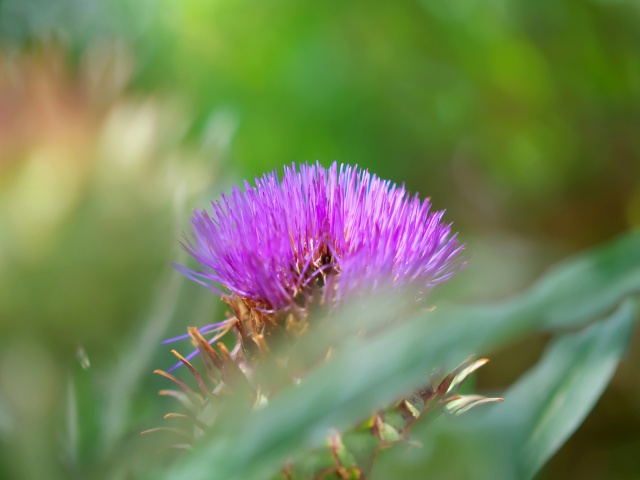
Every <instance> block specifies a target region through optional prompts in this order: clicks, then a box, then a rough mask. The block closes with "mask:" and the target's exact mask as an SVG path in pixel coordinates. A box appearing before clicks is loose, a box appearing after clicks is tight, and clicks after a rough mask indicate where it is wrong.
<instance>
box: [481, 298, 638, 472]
mask: <svg viewBox="0 0 640 480" xmlns="http://www.w3.org/2000/svg"><path fill="white" fill-rule="evenodd" d="M635 317H636V311H635V309H634V307H633V304H632V302H631V301H627V302H625V303H624V304H623V305H622V306H621V307H620V308H619V309H618V310H617V311H616V312H615V313H614V314H613V315H612V316H611V317H610V318H609V319H607V320H605V321H602V322H598V323H596V324H594V325H592V326H590V327H589V328H587V329H585V330H584V331H582V332H579V333H576V334H571V335H563V336H561V337H559V338H558V339H556V340H555V341H554V342H553V343H552V344H551V345H550V346H549V348H548V350H547V352H546V353H545V355H544V357H543V358H542V359H541V360H540V362H539V363H538V364H537V365H536V366H535V368H534V369H532V370H531V371H530V372H529V373H527V374H526V375H525V376H524V377H523V378H522V379H521V380H520V381H519V382H518V383H517V384H516V385H515V386H514V387H513V388H511V389H510V390H509V391H508V392H507V393H506V394H505V399H506V402H507V403H506V409H505V411H501V410H500V409H494V410H493V411H492V416H493V418H495V417H497V416H502V415H507V416H509V415H512V416H513V417H514V418H515V417H516V416H518V417H519V418H520V422H521V423H520V430H521V431H520V432H517V433H518V434H519V436H521V438H523V439H524V444H523V454H522V455H521V456H520V457H519V458H522V470H521V472H522V476H521V477H520V478H531V477H533V475H535V473H536V472H537V471H538V470H539V469H540V468H541V467H542V466H543V465H544V464H545V462H546V461H547V460H549V458H551V456H552V455H553V454H554V453H555V452H556V451H557V450H558V449H559V448H560V447H561V446H562V445H563V444H564V442H565V441H566V440H567V439H568V438H569V436H571V434H572V433H573V432H574V431H575V430H576V429H577V428H578V427H579V426H580V424H581V423H582V422H583V420H584V419H585V417H586V416H587V415H588V413H589V412H590V411H591V409H592V408H593V406H594V405H595V403H596V402H597V401H598V399H599V398H600V396H601V395H602V392H603V391H604V389H605V388H606V386H607V385H608V383H609V381H610V380H611V377H612V376H613V374H614V372H615V370H616V367H617V366H618V363H619V362H620V359H621V358H622V356H623V355H624V353H625V351H626V349H627V347H628V344H629V340H630V338H631V331H632V327H633V326H634V320H635Z"/></svg>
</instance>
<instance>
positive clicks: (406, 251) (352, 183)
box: [178, 163, 463, 315]
mask: <svg viewBox="0 0 640 480" xmlns="http://www.w3.org/2000/svg"><path fill="white" fill-rule="evenodd" d="M430 210H431V205H430V203H429V200H428V199H426V200H422V201H421V200H420V198H419V197H418V195H415V196H414V197H410V196H409V194H408V193H407V191H406V190H405V188H404V186H397V185H395V184H393V183H391V182H390V181H384V180H382V179H380V178H378V177H377V176H376V175H372V174H370V173H369V172H368V171H367V170H362V169H359V168H357V167H352V166H348V165H340V166H338V165H337V164H336V163H333V164H332V165H331V167H329V168H328V169H325V168H324V167H322V166H321V165H320V164H319V163H316V164H314V165H300V166H299V167H298V168H296V165H295V164H293V165H292V166H291V167H285V168H284V175H283V177H282V180H280V178H279V177H278V174H277V172H276V171H274V172H271V173H268V174H266V175H264V176H263V177H262V178H257V179H256V182H255V186H252V185H250V184H249V183H247V182H245V184H244V188H243V189H240V188H237V187H235V188H234V189H233V192H232V193H231V195H229V196H225V195H223V196H222V199H221V200H219V201H216V202H213V203H212V206H211V211H206V210H196V211H195V212H194V215H193V218H192V220H191V223H192V226H193V236H192V239H191V240H190V239H185V240H186V241H185V243H184V247H185V248H186V250H187V251H188V252H189V254H190V255H191V256H192V257H193V258H195V260H196V261H197V262H198V264H199V265H200V267H201V270H200V271H193V270H189V269H187V268H185V267H178V269H179V270H180V271H182V272H183V273H184V274H185V275H187V276H188V277H190V278H191V279H193V280H195V281H197V282H198V283H201V284H203V285H206V286H207V287H209V288H210V289H211V290H213V291H215V292H218V293H220V294H222V295H228V294H229V293H231V294H232V296H234V297H237V298H238V299H242V300H243V301H244V303H245V304H246V305H247V306H248V307H249V308H250V309H255V310H257V311H260V312H264V314H267V315H271V314H280V313H284V312H289V311H300V310H301V309H302V310H304V309H305V308H306V307H307V306H308V305H309V303H310V302H311V301H313V300H316V299H318V300H319V301H321V302H324V303H330V304H333V303H338V302H341V301H342V300H343V299H344V298H345V297H347V296H349V295H350V294H352V293H354V292H357V291H364V292H368V291H369V292H370V291H373V290H375V289H377V288H380V287H383V286H389V285H393V286H394V287H404V286H414V287H417V288H419V289H420V290H421V291H423V292H427V291H429V290H430V289H431V288H432V287H433V286H434V285H436V284H438V283H441V282H443V281H445V280H446V279H448V278H449V277H451V276H452V275H453V274H454V273H455V272H456V271H457V270H458V269H459V268H460V266H461V265H462V261H461V259H460V255H459V254H460V252H461V250H462V249H463V245H460V244H459V243H458V241H457V240H456V234H454V233H452V232H451V226H450V225H448V224H445V223H443V222H442V217H443V214H444V212H435V213H432V212H431V211H430ZM223 289H224V290H227V291H226V292H225V291H224V290H223Z"/></svg>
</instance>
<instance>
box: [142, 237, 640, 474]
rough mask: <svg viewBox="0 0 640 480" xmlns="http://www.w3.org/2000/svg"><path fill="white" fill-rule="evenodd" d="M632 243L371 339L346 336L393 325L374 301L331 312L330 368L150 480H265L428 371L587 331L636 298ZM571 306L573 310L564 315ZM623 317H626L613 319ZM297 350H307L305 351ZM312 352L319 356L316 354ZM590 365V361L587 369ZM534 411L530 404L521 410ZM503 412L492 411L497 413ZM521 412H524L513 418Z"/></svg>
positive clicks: (638, 254)
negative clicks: (544, 333)
mask: <svg viewBox="0 0 640 480" xmlns="http://www.w3.org/2000/svg"><path fill="white" fill-rule="evenodd" d="M638 240H639V236H638V233H637V232H635V233H631V234H629V235H627V236H625V237H623V238H621V239H618V240H616V241H615V242H613V243H612V244H610V245H608V246H605V247H603V248H600V249H597V250H594V251H592V252H588V253H586V254H583V255H581V256H579V257H577V258H575V259H573V260H571V261H569V262H566V263H565V264H563V265H562V266H560V267H557V268H556V269H554V270H553V271H552V272H550V273H549V274H548V275H547V276H546V277H545V278H543V279H542V280H541V281H540V282H538V283H537V285H536V286H534V287H533V288H532V289H531V290H530V291H529V292H527V293H525V294H524V295H523V296H521V297H519V298H517V299H515V300H512V301H509V302H505V303H503V304H498V305H493V306H483V307H467V308H447V309H439V310H436V311H435V312H428V313H422V314H420V315H417V316H415V317H414V318H412V319H409V320H408V321H406V322H400V323H391V324H390V325H389V326H388V328H386V329H380V330H378V329H374V331H375V335H374V334H371V335H358V336H355V335H353V333H352V332H354V331H358V330H357V328H354V325H361V326H365V325H367V324H374V325H382V324H384V323H385V320H386V319H388V318H389V308H388V307H387V308H378V307H379V305H378V304H377V303H376V302H375V301H373V302H372V305H373V307H372V308H369V309H366V308H361V309H360V310H357V312H358V315H357V316H354V313H353V312H354V310H353V309H352V310H351V311H350V312H351V313H350V314H349V315H340V314H336V315H335V316H334V318H332V319H331V320H332V324H331V328H327V332H330V333H327V335H328V336H329V337H330V338H331V339H335V338H340V335H339V334H338V333H339V332H340V330H339V329H340V328H344V330H343V332H349V334H346V335H345V336H344V337H343V338H344V339H345V340H344V341H343V344H342V345H341V348H339V349H338V350H337V351H336V353H335V354H334V355H333V356H332V357H331V359H330V360H329V361H328V362H326V363H324V364H322V365H320V366H319V367H318V368H316V369H315V370H314V371H312V372H311V373H309V375H307V376H306V377H305V379H304V381H303V382H302V383H301V384H300V385H299V386H298V387H290V388H287V389H284V390H283V391H282V392H281V393H280V394H279V395H278V396H276V397H275V398H273V400H272V401H270V403H269V405H268V406H266V407H265V408H263V409H261V410H259V411H254V412H246V411H240V410H238V411H236V412H234V411H233V410H230V411H228V412H225V413H224V415H221V417H223V418H224V419H225V424H224V425H217V426H216V428H213V432H212V433H211V435H210V436H209V437H208V438H205V439H204V440H203V441H202V442H201V443H200V444H199V445H197V447H196V448H195V449H194V450H193V452H190V453H189V454H187V456H185V457H184V458H183V459H182V461H181V462H180V463H178V464H176V465H174V466H172V467H171V468H169V469H166V470H163V471H159V472H156V473H154V474H153V475H151V476H149V478H154V479H162V478H166V479H181V478H184V479H189V480H198V479H203V480H204V479H213V478H242V479H251V478H264V477H268V476H269V475H271V474H273V473H275V472H276V471H277V470H278V469H279V468H280V466H281V465H283V464H284V462H285V461H286V460H288V459H295V458H297V457H299V456H300V455H301V454H303V453H304V452H305V451H308V450H309V449H310V448H316V447H318V446H320V445H322V444H323V442H324V441H325V439H326V437H327V434H328V432H329V431H330V430H331V429H337V430H338V431H344V430H345V429H348V428H350V427H352V426H353V425H355V424H356V423H357V422H359V421H362V420H363V419H364V418H366V417H367V416H368V415H370V414H371V413H372V412H374V411H376V410H377V409H379V408H382V407H384V406H385V405H388V404H389V403H390V402H392V401H394V400H397V399H398V398H400V397H402V396H404V395H406V394H409V393H410V392H411V391H412V390H414V389H415V388H417V387H419V386H420V385H421V384H423V383H424V382H425V381H426V380H428V379H429V376H430V375H431V373H432V372H433V371H434V369H442V368H447V367H448V368H452V367H453V366H454V365H456V364H458V363H460V362H461V361H462V360H463V359H464V358H466V357H467V356H468V355H469V354H472V353H478V354H482V355H484V354H486V353H487V352H488V351H489V350H490V349H492V348H496V347H498V346H500V345H502V344H504V343H506V342H509V341H512V340H514V339H517V338H520V337H522V336H525V335H527V334H529V333H531V332H534V331H536V330H544V329H548V328H550V327H558V326H567V325H571V326H577V325H586V324H588V323H590V322H592V321H593V320H594V319H596V318H597V317H598V316H600V315H602V314H603V313H605V312H606V311H607V310H611V309H613V308H615V306H616V305H617V304H618V303H619V302H620V301H622V300H623V299H624V298H625V297H627V296H629V295H630V294H633V293H635V292H637V291H640V242H639V241H638ZM622 259H626V261H622ZM610 263H611V265H610ZM565 284H567V285H565ZM383 300H384V299H383ZM378 303H379V302H378ZM572 305H573V306H575V309H576V311H575V312H574V311H572V310H571V309H570V307H571V306H572ZM629 308H630V307H629V306H625V308H624V309H623V310H622V312H624V313H625V315H627V313H628V311H629ZM576 312H577V313H576ZM619 315H622V314H617V316H616V317H615V318H619ZM563 316H564V317H563ZM625 318H626V317H625ZM626 322H630V320H626ZM606 325H609V323H607V324H606ZM613 325H618V323H616V322H614V323H613ZM624 325H626V327H625V328H626V330H624V329H623V330H624V332H626V333H621V332H622V330H618V329H616V328H613V327H606V328H605V327H602V326H601V324H598V325H597V326H594V327H591V328H590V329H589V330H587V332H599V335H601V336H603V338H608V337H605V336H604V334H605V333H607V332H609V328H613V332H616V335H617V336H615V337H612V338H611V340H610V341H611V342H612V343H611V344H609V343H607V344H606V345H609V346H610V349H609V350H608V349H607V348H605V346H606V345H603V346H602V347H598V348H602V349H603V350H602V355H604V354H605V353H607V354H610V355H614V353H616V352H618V350H615V349H613V347H614V346H615V345H617V344H616V343H615V341H620V342H622V341H623V340H625V341H626V337H625V335H628V330H629V328H630V326H629V325H630V323H624ZM358 328H359V327H358ZM620 328H621V327H620ZM578 335H579V337H578V338H583V337H581V336H580V335H586V336H587V338H589V339H591V338H592V337H591V334H586V333H582V334H578ZM594 335H595V334H594ZM597 336H598V335H595V337H594V338H596V337H597ZM324 340H325V339H323V329H318V330H317V331H315V332H314V335H313V336H311V335H307V336H306V337H305V340H304V341H307V342H311V343H316V344H317V345H322V344H323V342H324ZM614 340H615V341H614ZM590 341H591V340H590ZM564 342H566V343H563V344H562V345H569V346H570V345H573V344H572V343H571V341H568V340H565V341H564ZM582 342H586V343H584V345H583V344H582V343H580V345H581V346H580V348H586V346H585V345H587V346H589V345H591V344H590V343H589V342H587V340H583V341H582ZM596 345H600V344H599V343H597V344H596ZM563 348H565V347H563ZM567 348H568V347H567ZM594 348H595V347H594ZM611 349H613V350H611ZM299 350H300V351H301V352H304V351H305V348H300V349H299ZM316 350H317V351H322V348H320V349H319V350H318V348H316ZM598 352H600V350H598V349H596V350H595V353H593V355H594V357H593V358H600V357H599V356H598V355H599V353H598ZM614 357H615V355H614ZM567 358H568V359H569V358H573V357H567ZM591 358H592V357H588V358H586V359H587V360H589V361H591ZM612 358H613V357H612ZM615 358H619V357H615ZM572 365H573V367H574V368H575V369H577V370H575V372H578V373H579V372H581V368H582V367H581V366H580V365H581V364H580V363H576V364H572ZM585 371H586V370H585ZM607 372H609V371H608V370H607V371H606V372H604V371H600V370H598V371H597V372H596V373H598V374H599V375H602V376H601V377H600V381H601V382H604V383H601V384H598V385H600V387H599V388H600V389H599V390H598V389H597V388H596V390H597V392H598V393H597V395H599V393H600V391H601V388H603V386H604V385H606V381H608V378H609V377H608V376H605V375H604V374H605V373H607ZM578 373H576V375H577V374H578ZM554 378H555V377H554ZM580 385H582V384H581V383H580ZM585 398H586V397H585ZM595 398H597V396H596V397H595ZM593 401H594V399H591V402H593ZM508 402H509V400H507V403H508ZM585 405H586V406H588V408H590V405H592V403H589V402H585V403H584V404H583V408H587V407H585ZM530 407H532V405H527V406H526V408H530ZM499 408H500V407H497V408H495V407H494V410H495V411H501V410H499ZM525 414H528V412H524V413H523V412H519V413H518V415H525ZM579 418H580V419H581V418H582V417H581V416H579ZM572 425H573V427H572V428H575V426H576V425H577V424H575V420H574V423H573V424H572ZM505 428H506V427H505ZM565 430H566V429H565ZM565 430H563V431H565ZM566 431H568V432H569V433H570V432H571V431H573V430H572V429H568V430H566ZM566 431H565V434H566V435H568V434H569V433H566ZM558 438H560V437H558ZM563 440H564V439H563ZM563 440H562V441H563ZM545 455H548V453H546V454H545ZM545 455H542V454H541V453H540V454H539V455H538V457H536V459H535V461H534V459H532V460H530V462H531V465H533V466H532V467H530V468H534V466H535V465H537V464H538V462H539V461H540V460H539V459H538V458H543V457H544V458H546V457H545Z"/></svg>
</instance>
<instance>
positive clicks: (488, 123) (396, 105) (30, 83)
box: [0, 0, 640, 478]
mask: <svg viewBox="0 0 640 480" xmlns="http://www.w3.org/2000/svg"><path fill="white" fill-rule="evenodd" d="M638 25H640V4H639V3H638V2H635V1H624V0H617V1H616V0H599V1H596V0H592V1H562V0H561V1H553V2H552V1H549V0H541V1H538V2H526V1H523V0H490V1H485V2H481V1H478V0H460V1H456V2H436V1H408V0H396V1H393V2H391V1H375V0H374V1H369V2H349V1H347V2H345V1H342V2H338V1H328V2H322V3H317V2H316V3H310V2H300V1H282V0H281V1H278V0H274V1H271V2H249V1H225V0H182V1H180V2H175V1H166V0H158V1H150V0H145V1H138V2H127V1H124V0H109V1H99V0H84V1H81V0H58V1H56V2H50V1H47V0H2V1H0V61H1V64H0V391H1V392H2V394H1V395H0V438H2V439H3V440H2V444H1V445H2V451H1V452H0V477H2V478H47V477H46V473H45V472H47V471H52V470H48V469H53V470H55V468H57V467H54V465H59V464H60V463H63V464H64V463H65V462H67V463H69V464H72V463H73V462H72V461H71V460H70V457H69V458H67V457H65V456H64V455H62V456H61V453H60V451H59V449H56V448H52V445H53V444H55V443H56V441H57V436H58V435H59V433H58V432H59V431H60V429H61V428H63V427H64V428H66V427H65V426H64V425H62V424H63V423H64V422H63V421H62V420H61V415H59V412H61V411H63V410H64V409H65V408H67V407H68V405H66V404H65V402H68V398H69V395H68V389H69V388H70V387H69V385H70V384H69V382H68V379H67V377H68V374H67V372H68V370H69V369H70V368H72V369H77V370H78V372H82V371H83V370H82V369H83V365H84V367H87V368H85V370H84V371H86V370H90V371H92V372H96V373H95V375H97V377H98V384H100V382H101V381H102V382H103V383H108V382H109V381H111V379H112V377H113V376H116V377H117V375H124V377H126V374H125V373H122V372H127V371H128V370H127V368H122V367H121V365H122V364H123V363H126V362H131V369H130V370H131V371H132V370H135V362H136V361H137V360H136V358H137V357H136V355H141V356H145V355H146V356H145V357H144V358H152V359H153V362H154V365H155V366H157V367H158V368H167V367H168V366H169V365H170V364H171V360H170V359H169V358H168V352H167V351H166V350H168V349H165V348H159V347H157V344H158V343H159V342H160V341H161V340H162V339H163V338H166V337H167V336H170V335H171V333H173V332H176V333H178V332H182V331H183V330H184V327H185V326H187V325H193V324H195V325H202V324H205V323H210V321H211V319H212V318H213V319H215V318H218V316H219V315H221V314H222V309H221V307H220V306H219V302H218V299H217V298H216V297H214V296H211V295H209V294H208V293H207V292H205V291H203V290H204V289H202V288H200V287H198V286H196V285H191V284H189V283H187V282H183V281H182V280H180V279H179V277H178V276H177V274H176V273H175V272H173V271H172V269H171V267H170V263H171V262H172V261H178V262H184V261H185V258H184V255H183V254H181V253H180V249H179V246H178V241H179V238H180V235H181V233H182V232H183V231H186V230H187V229H188V223H187V222H188V216H189V211H190V209H191V208H193V207H195V206H205V205H206V204H207V203H208V201H210V200H211V199H214V198H216V197H217V195H218V194H219V193H220V192H221V191H225V190H228V189H229V188H230V186H231V185H232V184H234V183H236V182H238V181H240V180H241V179H244V178H253V177H254V176H256V175H259V174H261V173H263V172H265V171H267V170H271V169H273V168H276V167H278V168H279V167H281V166H282V165H283V164H287V163H291V162H305V161H309V162H313V161H316V160H319V161H320V162H321V163H323V164H325V165H327V164H329V163H330V162H332V161H334V160H337V161H338V162H344V163H351V164H358V165H361V166H363V167H365V168H368V169H369V170H371V171H373V172H375V173H376V174H378V175H379V176H381V177H383V178H389V179H392V180H393V181H395V182H398V183H402V182H404V183H406V185H407V187H408V188H409V189H410V190H411V191H414V192H419V193H420V195H421V196H423V197H425V196H430V197H431V198H432V202H433V204H434V206H435V207H436V208H437V209H444V208H446V209H447V216H446V218H447V219H448V220H449V221H453V222H454V224H455V227H456V228H457V229H458V230H459V231H460V232H461V233H460V235H461V238H462V239H463V240H464V241H465V242H466V243H467V245H468V251H469V252H470V253H471V254H472V255H473V256H472V258H471V261H470V266H469V268H468V269H466V270H465V271H464V272H463V273H461V274H460V275H459V276H458V277H457V278H456V279H455V280H454V281H452V282H451V283H450V284H449V285H447V286H446V288H444V289H443V290H442V291H441V292H440V293H439V297H442V301H443V302H451V303H460V302H470V301H488V300H496V299H502V298H506V297H507V296H509V295H511V294H514V293H517V292H519V291H520V290H521V289H523V288H524V287H525V286H527V285H529V284H530V283H531V281H532V280H533V279H534V278H536V277H537V276H538V275H539V274H540V273H541V272H543V271H544V270H545V269H546V268H547V267H548V266H549V265H551V264H552V263H554V262H555V261H557V260H559V259H561V258H563V257H565V256H567V255H568V254H571V253H573V252H576V251H579V250H582V249H584V248H586V247H589V246H593V245H596V244H599V243H601V242H604V241H606V240H608V239H611V238H612V237H614V236H615V235H617V234H619V233H621V232H624V231H626V230H629V229H631V228H633V227H637V226H638V225H639V224H640V176H639V175H638V173H639V169H640V134H639V133H638V132H639V129H640V28H638ZM136 336H137V337H136ZM132 338H143V339H144V342H143V343H144V345H147V347H146V350H145V349H140V348H136V349H132V347H131V345H132V344H134V343H135V342H134V341H133V340H132ZM545 342H546V338H544V337H536V338H530V339H528V340H527V341H526V342H521V343H519V344H518V345H514V346H512V347H511V348H508V349H506V350H504V351H501V352H498V353H497V354H496V355H495V356H494V357H493V358H492V363H491V364H490V365H489V366H487V367H486V368H485V371H484V372H482V373H481V374H480V377H479V384H478V388H481V389H482V388H484V389H496V390H498V391H499V390H500V389H502V388H505V387H506V386H508V385H509V384H510V383H511V382H512V381H513V380H514V379H515V378H517V377H518V375H520V374H521V373H522V372H523V371H524V370H525V369H526V368H527V367H528V366H530V365H531V364H532V363H534V362H535V360H536V359H537V357H538V355H539V353H540V351H541V350H542V348H543V346H544V344H545ZM136 345H138V343H136ZM132 350H135V351H132ZM87 363H89V364H90V366H87ZM140 364H142V363H140ZM638 365H640V341H639V339H638V338H637V335H636V339H635V341H634V343H633V348H632V349H631V352H630V354H629V356H628V358H627V359H626V360H625V362H624V363H623V365H622V367H621V369H620V370H619V372H618V374H617V375H616V377H615V378H614V381H613V383H612V384H611V385H610V388H609V389H608V390H607V392H606V393H605V395H604V396H603V398H602V399H601V401H600V402H599V404H598V405H597V407H596V409H595V411H594V412H593V414H592V415H591V416H590V417H589V418H588V420H587V421H586V423H585V424H584V426H583V428H582V429H581V430H579V431H578V433H577V434H576V435H575V436H574V437H573V438H572V439H571V440H570V441H569V442H568V443H567V444H566V445H565V447H563V449H562V450H561V451H560V452H559V453H558V454H557V455H556V457H554V459H553V460H552V461H551V462H550V464H549V465H548V466H547V467H546V468H545V469H544V470H543V471H542V473H541V474H540V478H566V477H570V478H571V477H581V478H637V475H638V474H639V473H640V467H639V466H638V464H637V463H635V464H634V459H633V453H632V452H635V451H638V449H639V448H640V433H639V432H640V407H639V405H640V382H639V381H638V379H637V366H638ZM145 368H146V364H145ZM118 372H121V373H118ZM143 373H144V374H141V375H140V376H139V377H136V376H135V375H134V374H133V373H131V377H126V378H124V377H123V378H120V380H121V381H122V385H127V387H126V388H123V389H122V391H119V392H113V395H112V397H109V399H107V400H106V401H105V402H106V403H107V404H108V405H107V407H105V408H106V409H107V411H108V412H112V413H113V415H114V417H113V418H128V420H126V421H125V420H121V421H120V423H118V421H115V420H114V421H112V422H107V424H106V425H107V426H106V427H105V426H104V425H102V426H101V425H93V426H89V427H86V428H87V429H88V430H87V432H88V433H86V435H88V436H89V437H90V438H92V439H93V440H94V442H86V445H88V446H86V448H88V449H93V451H90V452H84V453H83V455H82V458H84V459H88V460H86V462H90V461H91V459H102V460H101V461H105V462H106V461H107V460H104V459H105V458H110V457H109V455H112V456H117V455H120V454H123V453H122V452H119V451H117V448H118V447H116V446H115V445H117V443H116V442H115V440H114V439H115V438H120V437H122V436H123V435H124V436H127V435H128V436H130V437H131V438H132V439H133V440H132V442H137V441H138V440H137V439H135V438H134V437H135V436H136V435H137V432H138V431H139V430H140V429H142V428H144V427H145V426H148V425H150V424H153V422H156V421H157V420H158V419H159V418H160V416H161V414H162V412H163V411H164V410H163V409H165V408H166V404H164V403H162V400H160V399H158V398H157V397H156V396H155V393H154V392H155V390H157V389H159V388H162V386H163V385H162V382H161V381H158V380H156V379H154V378H152V375H151V372H150V371H149V372H148V375H147V374H146V370H145V371H144V372H143ZM137 378H141V379H142V381H141V382H138V381H134V379H137ZM127 382H129V383H127ZM87 388H88V389H91V388H92V387H90V386H87ZM83 395H89V394H88V393H86V392H84V393H83V392H77V394H76V396H75V397H74V398H76V399H80V402H81V400H82V398H84V397H83ZM127 395H129V396H127ZM81 403H82V402H81ZM69 408H70V407H69ZM95 408H98V407H95ZM119 409H120V410H123V409H126V410H127V411H129V410H130V412H129V413H128V414H127V415H128V416H126V415H125V416H124V417H123V416H122V415H120V416H118V412H119V411H120V410H119ZM87 415H88V414H87ZM88 418H89V415H88ZM109 418H110V417H109ZM67 427H68V425H67ZM64 428H63V429H64ZM76 440H77V439H76ZM82 448H85V447H82ZM82 448H81V449H82ZM110 449H111V450H110ZM105 452H106V453H105ZM69 456H72V453H69ZM77 473H78V478H85V477H84V474H83V473H81V472H77ZM42 475H45V476H42Z"/></svg>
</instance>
